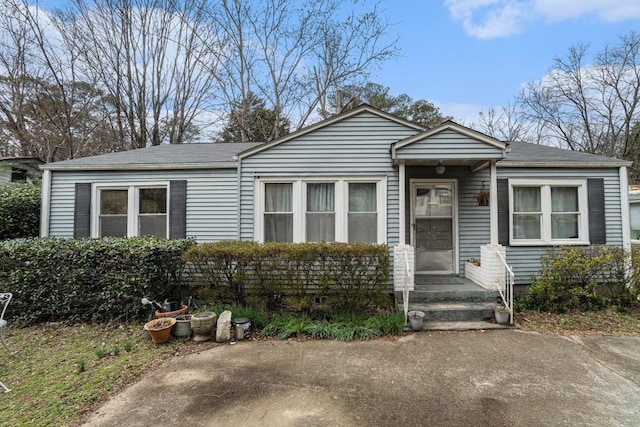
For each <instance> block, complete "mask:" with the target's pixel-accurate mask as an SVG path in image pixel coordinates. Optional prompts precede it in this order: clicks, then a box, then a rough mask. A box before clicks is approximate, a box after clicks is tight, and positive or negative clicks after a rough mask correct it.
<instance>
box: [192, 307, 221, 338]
mask: <svg viewBox="0 0 640 427" xmlns="http://www.w3.org/2000/svg"><path fill="white" fill-rule="evenodd" d="M217 318H218V316H217V315H216V314H215V313H214V312H205V313H198V314H194V315H192V316H191V329H193V333H194V334H195V335H194V336H193V340H194V341H207V340H210V339H211V332H212V331H213V328H215V326H216V320H217Z"/></svg>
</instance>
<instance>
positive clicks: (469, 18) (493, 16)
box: [444, 0, 531, 39]
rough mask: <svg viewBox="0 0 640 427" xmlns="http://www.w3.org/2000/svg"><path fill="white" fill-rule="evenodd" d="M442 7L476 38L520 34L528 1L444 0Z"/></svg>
mask: <svg viewBox="0 0 640 427" xmlns="http://www.w3.org/2000/svg"><path fill="white" fill-rule="evenodd" d="M444 4H445V6H447V7H448V8H449V12H450V13H451V17H452V18H453V19H455V20H456V21H460V22H462V26H463V28H464V30H465V32H466V33H467V34H469V35H471V36H473V37H476V38H479V39H491V38H496V37H507V36H511V35H514V34H518V33H520V32H521V31H522V29H523V26H524V24H525V22H526V20H527V17H528V16H529V11H530V8H531V5H530V4H529V3H528V2H526V1H516V0H446V1H445V3H444Z"/></svg>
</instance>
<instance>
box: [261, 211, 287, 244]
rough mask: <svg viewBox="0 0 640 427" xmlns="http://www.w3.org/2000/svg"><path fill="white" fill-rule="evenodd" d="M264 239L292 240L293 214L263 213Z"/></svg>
mask: <svg viewBox="0 0 640 427" xmlns="http://www.w3.org/2000/svg"><path fill="white" fill-rule="evenodd" d="M264 241H265V242H293V214H265V215H264Z"/></svg>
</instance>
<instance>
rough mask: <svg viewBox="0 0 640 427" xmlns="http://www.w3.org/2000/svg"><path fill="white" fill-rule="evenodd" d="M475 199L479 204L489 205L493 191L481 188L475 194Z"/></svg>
mask: <svg viewBox="0 0 640 427" xmlns="http://www.w3.org/2000/svg"><path fill="white" fill-rule="evenodd" d="M473 199H474V200H475V201H476V203H478V206H489V201H490V200H491V193H489V190H487V189H486V188H481V189H480V191H478V192H477V193H476V194H474V195H473Z"/></svg>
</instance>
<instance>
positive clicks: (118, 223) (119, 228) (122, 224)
mask: <svg viewBox="0 0 640 427" xmlns="http://www.w3.org/2000/svg"><path fill="white" fill-rule="evenodd" d="M100 237H127V216H126V215H107V216H100Z"/></svg>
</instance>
